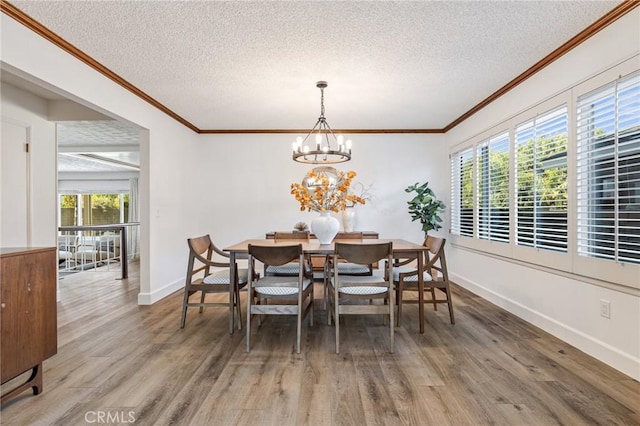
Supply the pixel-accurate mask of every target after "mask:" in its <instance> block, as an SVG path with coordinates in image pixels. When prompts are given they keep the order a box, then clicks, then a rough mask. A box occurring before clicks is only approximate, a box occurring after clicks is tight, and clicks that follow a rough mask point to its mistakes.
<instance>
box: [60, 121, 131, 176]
mask: <svg viewBox="0 0 640 426" xmlns="http://www.w3.org/2000/svg"><path fill="white" fill-rule="evenodd" d="M56 138H57V141H58V147H59V151H60V153H59V154H58V171H59V172H127V171H132V170H136V169H135V166H139V165H140V153H139V149H140V130H139V129H138V128H136V127H134V126H132V125H129V124H127V123H123V122H119V121H114V120H95V121H61V122H58V123H57V125H56ZM76 149H77V150H76ZM83 154H85V155H86V154H88V155H89V156H82V155H83ZM123 163H124V164H123ZM127 165H130V166H134V167H127Z"/></svg>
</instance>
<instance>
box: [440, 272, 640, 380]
mask: <svg viewBox="0 0 640 426" xmlns="http://www.w3.org/2000/svg"><path fill="white" fill-rule="evenodd" d="M450 277H451V281H453V282H455V283H456V284H458V285H460V286H461V287H463V288H465V289H467V290H469V291H470V292H472V293H474V294H477V295H478V296H480V297H482V298H484V299H486V300H488V301H490V302H491V303H493V304H495V305H497V306H499V307H501V308H503V309H504V310H506V311H508V312H511V313H512V314H514V315H516V316H518V317H520V318H522V319H523V320H525V321H527V322H530V323H531V324H533V325H535V326H537V327H540V328H541V329H543V330H544V331H546V332H547V333H549V334H551V335H553V336H555V337H557V338H558V339H561V340H562V341H564V342H567V343H569V344H570V345H572V346H575V347H576V348H578V349H580V350H581V351H583V352H585V353H587V354H589V355H591V356H592V357H594V358H596V359H598V360H600V361H602V362H604V363H605V364H607V365H609V366H611V367H613V368H615V369H616V370H618V371H620V372H622V373H624V374H626V375H628V376H630V377H632V378H633V379H635V380H640V359H638V358H636V357H634V356H632V355H629V354H628V353H626V352H622V351H620V350H619V349H617V348H615V347H613V346H611V345H609V344H607V343H605V342H602V341H600V340H598V339H595V338H593V337H592V336H589V335H588V334H585V333H583V332H581V331H580V330H576V329H575V328H572V327H569V326H568V325H566V324H564V323H561V322H559V321H557V320H555V319H553V318H551V317H549V316H547V315H544V314H542V313H540V312H537V311H535V310H533V309H531V308H529V307H527V306H524V305H522V304H521V303H519V302H516V301H515V300H512V299H509V298H507V297H504V296H502V295H500V294H498V293H496V292H494V291H493V290H490V289H488V288H486V287H483V286H481V285H479V284H478V283H475V282H473V281H472V280H470V279H467V278H465V277H462V276H460V275H458V274H456V273H453V272H451V273H450Z"/></svg>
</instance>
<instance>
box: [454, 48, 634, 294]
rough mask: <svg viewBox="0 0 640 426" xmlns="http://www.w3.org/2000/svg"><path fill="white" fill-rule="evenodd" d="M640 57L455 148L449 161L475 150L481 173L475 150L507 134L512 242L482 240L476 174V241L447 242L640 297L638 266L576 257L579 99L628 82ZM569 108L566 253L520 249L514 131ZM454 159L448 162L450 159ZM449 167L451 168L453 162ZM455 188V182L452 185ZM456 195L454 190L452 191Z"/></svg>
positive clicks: (571, 88)
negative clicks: (623, 80) (618, 82)
mask: <svg viewBox="0 0 640 426" xmlns="http://www.w3.org/2000/svg"><path fill="white" fill-rule="evenodd" d="M637 59H638V56H637V55H636V56H634V57H633V58H630V59H627V60H625V61H623V62H621V63H619V64H617V65H615V66H612V67H610V68H608V69H607V70H604V71H602V72H600V73H598V74H597V75H595V76H592V77H590V78H589V79H586V80H584V81H582V82H577V83H576V84H575V85H573V86H572V87H569V88H567V89H566V90H563V91H562V92H560V93H557V94H556V95H554V96H551V97H549V98H548V99H546V100H543V101H541V102H539V103H537V104H535V105H533V106H532V107H530V108H528V109H526V110H524V111H521V112H519V113H517V114H515V115H513V116H511V117H509V118H506V119H504V120H503V121H501V122H500V123H499V124H496V125H493V126H492V127H491V128H490V129H488V130H486V131H483V132H481V133H479V134H477V135H475V136H473V137H471V138H469V139H467V140H465V141H464V142H461V143H459V144H456V145H452V147H451V148H450V153H451V156H452V155H453V154H455V153H458V152H461V151H463V150H465V149H469V148H471V149H472V152H473V168H474V170H477V161H478V159H477V157H476V155H477V146H478V144H479V143H481V142H483V141H485V140H486V139H488V138H489V137H490V136H491V135H495V134H498V133H499V132H500V131H501V130H504V129H505V128H506V129H508V131H509V152H510V162H509V180H510V182H509V197H510V242H509V243H508V244H505V243H503V242H492V241H488V240H481V239H479V238H478V232H477V227H476V222H477V208H478V206H477V202H476V201H475V200H476V199H477V196H476V194H475V191H476V188H477V182H476V179H477V176H476V173H475V172H474V176H473V179H474V182H473V186H474V210H475V212H474V236H473V237H465V236H459V235H454V234H451V232H450V236H449V238H450V239H451V240H452V245H453V246H455V247H456V248H461V249H468V250H470V251H473V252H478V253H480V254H485V255H488V256H492V257H496V258H499V259H502V260H505V261H512V262H514V263H517V264H523V265H529V266H530V267H534V268H537V269H541V270H545V271H548V272H550V273H554V271H555V272H556V273H557V274H558V275H561V276H565V277H570V278H573V279H577V280H582V281H585V282H590V283H592V284H595V285H601V286H603V287H608V288H618V289H620V290H621V291H625V292H637V291H638V290H640V265H639V264H633V263H624V264H623V263H615V262H613V261H610V260H605V259H599V258H593V257H585V256H580V255H578V250H577V243H578V241H577V99H578V97H579V96H582V95H583V94H586V93H589V92H592V91H594V90H596V89H598V88H599V87H602V86H605V85H607V84H610V83H612V82H613V81H615V80H617V79H618V78H620V77H624V76H627V75H629V74H631V73H633V72H636V71H638V65H637ZM564 105H566V107H567V113H568V119H567V126H568V136H567V139H568V147H567V251H566V252H561V251H553V250H545V249H539V248H535V247H529V246H523V245H517V244H516V242H517V241H516V239H517V235H516V229H517V218H516V213H517V212H516V205H517V204H516V203H517V188H516V186H515V176H516V173H515V167H516V159H515V155H516V149H515V131H516V127H517V126H518V125H520V124H522V123H525V122H526V121H528V120H531V119H533V118H534V117H536V116H537V115H541V114H544V113H548V112H551V111H552V110H554V109H556V108H561V107H562V106H564ZM451 156H450V158H451ZM450 167H451V162H450ZM451 185H452V186H453V182H451ZM452 190H453V188H452Z"/></svg>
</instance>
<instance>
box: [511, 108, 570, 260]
mask: <svg viewBox="0 0 640 426" xmlns="http://www.w3.org/2000/svg"><path fill="white" fill-rule="evenodd" d="M567 121H568V114H567V107H566V106H564V107H561V108H558V109H555V110H552V111H549V112H546V113H544V114H541V115H539V116H537V117H536V118H534V119H533V120H530V121H527V122H525V123H522V124H521V125H519V126H517V127H516V138H515V148H516V178H515V187H516V244H517V245H522V246H529V247H536V248H541V249H545V250H556V251H562V252H566V251H567V198H568V197H567V145H568V140H567V134H568V125H567Z"/></svg>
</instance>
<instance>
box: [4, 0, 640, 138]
mask: <svg viewBox="0 0 640 426" xmlns="http://www.w3.org/2000/svg"><path fill="white" fill-rule="evenodd" d="M638 6H640V0H625V1H623V2H622V3H620V4H619V5H618V6H616V7H615V8H614V9H612V10H611V11H610V12H609V13H607V14H606V15H604V16H603V17H602V18H600V19H598V20H597V21H596V22H594V23H593V24H591V25H589V26H588V27H587V28H585V29H584V30H583V31H581V32H580V33H578V34H577V35H576V36H574V37H573V38H571V39H570V40H569V41H567V42H566V43H564V44H563V45H561V46H560V47H558V48H557V49H555V50H554V51H553V52H551V53H550V54H548V55H547V56H545V57H544V58H542V59H541V60H540V61H538V62H536V63H535V64H534V65H533V66H531V67H530V68H528V69H527V70H526V71H525V72H523V73H522V74H520V75H519V76H517V77H516V78H514V79H513V80H511V81H510V82H509V83H507V84H505V85H504V86H502V87H501V88H500V89H498V90H496V91H495V92H493V93H492V94H491V95H489V96H488V97H487V98H485V99H484V100H482V101H481V102H480V103H478V104H477V105H475V106H474V107H473V108H471V109H470V110H468V111H467V112H465V113H464V114H462V115H461V116H460V117H458V118H456V119H455V120H453V121H452V122H451V123H449V124H448V125H446V126H445V127H443V128H442V129H335V130H334V132H336V133H338V132H339V133H345V134H348V133H359V134H367V133H369V134H384V133H447V132H448V131H449V130H451V129H453V128H454V127H456V126H457V125H458V124H460V123H462V122H463V121H465V120H466V119H467V118H469V117H471V116H472V115H473V114H475V113H476V112H478V111H480V110H481V109H482V108H484V107H486V106H487V105H489V104H490V103H491V102H493V101H495V100H496V99H498V98H499V97H501V96H502V95H504V94H505V93H507V92H508V91H510V90H512V89H513V88H515V87H516V86H518V85H519V84H520V83H522V82H524V81H525V80H527V79H528V78H529V77H531V76H533V75H534V74H536V73H537V72H539V71H540V70H542V69H543V68H545V67H546V66H547V65H549V64H551V63H552V62H554V61H555V60H556V59H558V58H560V57H561V56H563V55H565V54H566V53H567V52H569V51H570V50H571V49H573V48H575V47H576V46H578V45H579V44H581V43H582V42H584V41H585V40H587V39H588V38H590V37H591V36H593V35H595V34H596V33H598V32H599V31H600V30H602V29H604V28H605V27H607V26H608V25H610V24H612V23H613V22H615V21H616V20H618V19H619V18H621V17H622V16H624V15H626V14H627V13H629V12H631V11H632V10H633V9H635V8H636V7H638ZM0 11H2V13H4V14H5V15H7V16H9V17H11V18H13V19H15V20H16V21H18V22H19V23H21V24H22V25H24V26H25V27H27V28H29V29H30V30H32V31H33V32H35V33H36V34H38V35H40V36H41V37H43V38H44V39H46V40H48V41H49V42H51V43H53V44H54V45H56V46H58V47H59V48H61V49H62V50H64V51H65V52H67V53H69V54H70V55H72V56H74V57H75V58H77V59H79V60H80V61H82V62H84V63H85V64H87V65H88V66H90V67H91V68H93V69H94V70H96V71H97V72H99V73H101V74H102V75H104V76H105V77H107V78H109V79H110V80H112V81H113V82H115V83H116V84H119V85H120V86H122V87H124V88H125V89H127V90H129V91H130V92H132V93H133V94H134V95H136V96H138V97H139V98H141V99H142V100H144V101H146V102H147V103H149V104H151V105H152V106H154V107H156V108H158V109H159V110H160V111H162V112H164V113H165V114H167V115H168V116H170V117H171V118H173V119H174V120H176V121H178V122H179V123H181V124H183V125H184V126H186V127H188V128H189V129H191V130H193V131H194V132H196V133H198V134H276V133H306V132H308V129H304V130H298V129H199V128H198V127H196V126H195V125H194V124H192V123H190V122H189V121H188V120H186V119H184V118H183V117H181V116H180V115H178V114H177V113H175V112H174V111H172V110H171V109H169V108H168V107H166V106H165V105H163V104H162V103H160V102H158V101H157V100H156V99H154V98H152V97H151V96H149V95H148V94H146V93H145V92H143V91H142V90H140V89H138V88H137V87H136V86H134V85H133V84H131V83H129V82H128V81H127V80H125V79H124V78H122V77H121V76H119V75H118V74H116V73H115V72H113V71H111V70H110V69H109V68H107V67H105V66H104V65H102V64H101V63H99V62H98V61H96V60H95V59H93V58H92V57H91V56H89V55H87V54H86V53H84V52H83V51H81V50H80V49H78V48H77V47H75V46H74V45H72V44H71V43H69V42H68V41H66V40H64V39H63V38H62V37H60V36H59V35H57V34H56V33H54V32H53V31H51V30H49V29H48V28H46V27H45V26H44V25H42V24H40V23H39V22H38V21H36V20H35V19H33V18H31V17H30V16H29V15H27V14H26V13H24V12H22V11H21V10H20V9H18V8H17V7H15V6H14V5H12V4H11V3H9V2H8V1H6V0H0Z"/></svg>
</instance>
